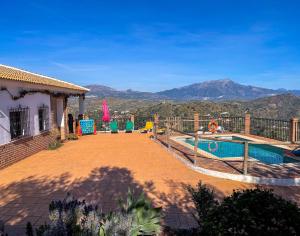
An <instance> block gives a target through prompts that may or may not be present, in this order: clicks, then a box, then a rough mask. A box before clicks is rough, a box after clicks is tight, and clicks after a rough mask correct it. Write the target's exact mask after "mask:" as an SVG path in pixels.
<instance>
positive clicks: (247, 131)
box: [244, 113, 251, 134]
mask: <svg viewBox="0 0 300 236" xmlns="http://www.w3.org/2000/svg"><path fill="white" fill-rule="evenodd" d="M250 126H251V116H250V114H249V113H246V114H245V129H244V133H245V134H250Z"/></svg>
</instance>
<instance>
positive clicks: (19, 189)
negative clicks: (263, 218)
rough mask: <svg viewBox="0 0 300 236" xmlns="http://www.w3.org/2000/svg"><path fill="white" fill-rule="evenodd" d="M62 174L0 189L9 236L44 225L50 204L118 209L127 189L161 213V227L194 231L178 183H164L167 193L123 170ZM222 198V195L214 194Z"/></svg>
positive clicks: (0, 206) (187, 202) (1, 212)
mask: <svg viewBox="0 0 300 236" xmlns="http://www.w3.org/2000/svg"><path fill="white" fill-rule="evenodd" d="M71 177H72V176H71V175H70V174H69V173H68V172H66V173H64V174H62V175H60V176H57V177H50V176H43V177H35V176H30V177H28V178H26V179H23V180H22V181H18V182H13V183H11V184H9V185H6V186H3V185H2V186H0V193H1V199H0V220H2V221H4V224H5V228H6V232H8V233H9V235H24V234H25V226H26V224H27V222H29V221H30V222H31V223H32V225H33V226H34V227H37V226H39V225H41V224H44V223H45V222H48V206H49V203H50V202H51V200H59V199H61V200H62V199H63V198H64V197H66V194H67V193H68V192H69V193H71V194H72V195H73V196H74V197H76V198H79V199H85V200H86V201H87V202H88V203H91V204H95V205H98V206H99V208H100V209H101V210H102V211H103V212H105V213H106V212H109V211H111V210H114V209H116V208H117V207H118V203H117V202H118V200H119V199H121V198H123V199H124V198H125V197H126V196H127V193H128V189H131V190H132V191H133V192H134V194H135V195H139V194H141V193H142V192H144V193H145V194H146V196H147V197H149V198H150V199H152V200H153V203H154V205H155V206H160V207H162V209H163V215H164V219H163V224H166V225H168V226H171V227H175V228H190V227H195V226H196V225H195V220H194V219H193V216H192V212H193V209H194V208H193V204H192V202H191V198H190V196H189V194H188V192H187V191H186V187H187V186H186V185H185V184H183V183H180V182H174V181H165V184H166V185H167V186H168V189H169V191H165V192H161V191H160V190H158V189H157V188H156V187H155V184H154V183H153V182H152V181H148V182H144V183H139V182H138V181H136V180H135V179H134V178H133V175H132V173H131V172H130V171H129V170H128V169H126V168H117V167H108V166H106V167H101V168H96V169H94V170H93V171H91V173H90V175H89V176H88V177H87V178H79V179H75V180H72V178H71ZM218 195H219V197H222V193H221V192H219V193H218Z"/></svg>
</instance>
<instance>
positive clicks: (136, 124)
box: [134, 116, 154, 130]
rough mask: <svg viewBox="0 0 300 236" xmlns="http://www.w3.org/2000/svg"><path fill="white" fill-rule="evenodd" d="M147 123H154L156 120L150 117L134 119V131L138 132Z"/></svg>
mask: <svg viewBox="0 0 300 236" xmlns="http://www.w3.org/2000/svg"><path fill="white" fill-rule="evenodd" d="M147 121H152V122H153V121H154V118H153V117H148V116H147V117H141V116H138V117H134V129H135V130H138V129H141V128H144V127H145V125H146V122H147Z"/></svg>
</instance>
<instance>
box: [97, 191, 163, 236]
mask: <svg viewBox="0 0 300 236" xmlns="http://www.w3.org/2000/svg"><path fill="white" fill-rule="evenodd" d="M160 212H161V208H153V207H152V206H151V202H150V201H149V200H148V199H146V198H145V196H144V195H143V194H142V195H140V196H139V197H138V198H137V199H135V198H134V196H133V194H132V192H130V191H129V192H128V196H127V199H126V202H120V209H119V211H116V212H112V213H110V214H109V215H108V216H107V217H106V218H105V219H104V224H103V226H102V227H101V232H100V236H110V235H128V236H137V235H157V234H158V233H160V231H161V226H160V220H161V214H160Z"/></svg>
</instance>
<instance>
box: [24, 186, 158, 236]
mask: <svg viewBox="0 0 300 236" xmlns="http://www.w3.org/2000/svg"><path fill="white" fill-rule="evenodd" d="M160 211H161V209H160V208H153V207H152V206H151V203H150V201H149V200H147V199H146V198H145V197H144V195H140V197H138V198H137V199H136V198H134V197H133V194H132V193H131V192H130V191H129V192H128V196H127V200H126V201H125V202H120V208H119V209H118V210H117V211H114V212H110V213H109V214H107V215H105V214H103V213H101V212H100V211H99V210H98V208H97V206H92V205H88V204H86V202H85V201H78V200H77V199H75V198H73V197H72V196H71V195H69V194H68V195H67V197H66V198H65V199H64V200H63V201H52V202H51V203H50V205H49V219H50V221H51V223H50V224H44V225H42V226H40V227H39V228H38V229H36V235H37V236H50V235H57V236H65V235H66V236H67V235H80V236H85V235H86V236H94V235H95V236H96V235H97V236H111V235H124V236H136V235H156V234H158V233H159V232H160V230H161V226H160V220H161V214H160ZM29 228H30V226H28V228H27V236H31V235H32V234H31V232H32V230H28V229H29ZM28 232H29V233H28Z"/></svg>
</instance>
